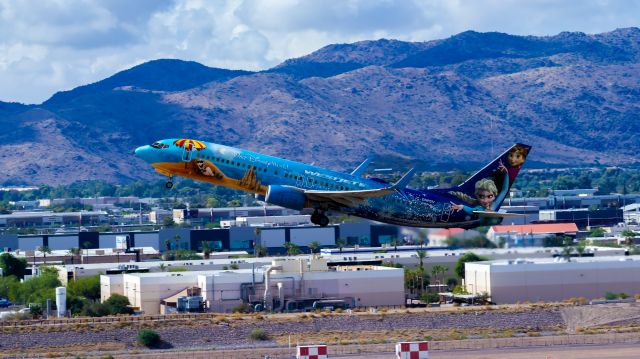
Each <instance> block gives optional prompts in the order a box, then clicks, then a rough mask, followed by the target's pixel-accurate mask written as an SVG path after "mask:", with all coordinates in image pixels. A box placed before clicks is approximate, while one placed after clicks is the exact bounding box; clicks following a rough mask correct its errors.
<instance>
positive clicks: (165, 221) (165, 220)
mask: <svg viewBox="0 0 640 359" xmlns="http://www.w3.org/2000/svg"><path fill="white" fill-rule="evenodd" d="M175 225H176V222H174V221H173V218H172V217H164V218H163V219H162V226H163V227H167V228H171V227H174V226H175Z"/></svg>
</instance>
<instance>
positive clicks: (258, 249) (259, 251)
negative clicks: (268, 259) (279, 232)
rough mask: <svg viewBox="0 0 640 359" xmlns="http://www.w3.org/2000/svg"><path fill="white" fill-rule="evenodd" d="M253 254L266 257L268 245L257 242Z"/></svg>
mask: <svg viewBox="0 0 640 359" xmlns="http://www.w3.org/2000/svg"><path fill="white" fill-rule="evenodd" d="M253 254H254V255H255V256H256V257H264V256H266V255H267V247H265V246H263V245H260V244H257V245H256V246H255V247H253Z"/></svg>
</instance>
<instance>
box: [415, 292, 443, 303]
mask: <svg viewBox="0 0 640 359" xmlns="http://www.w3.org/2000/svg"><path fill="white" fill-rule="evenodd" d="M420 300H421V301H423V302H425V303H437V302H439V301H440V296H439V295H438V293H423V294H422V295H421V296H420Z"/></svg>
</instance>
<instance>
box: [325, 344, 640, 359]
mask: <svg viewBox="0 0 640 359" xmlns="http://www.w3.org/2000/svg"><path fill="white" fill-rule="evenodd" d="M390 358H393V355H392V354H389V353H386V354H383V353H381V354H366V355H349V356H341V357H335V356H334V357H332V359H390ZM439 358H456V359H596V358H597V359H603V358H606V359H638V358H640V346H638V345H632V344H611V345H582V346H562V347H552V348H521V349H485V350H438V351H431V352H430V353H429V359H439Z"/></svg>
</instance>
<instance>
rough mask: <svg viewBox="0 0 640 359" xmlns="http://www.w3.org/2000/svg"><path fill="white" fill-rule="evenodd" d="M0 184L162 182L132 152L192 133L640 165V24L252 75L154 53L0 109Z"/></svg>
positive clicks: (406, 158)
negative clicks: (511, 148)
mask: <svg viewBox="0 0 640 359" xmlns="http://www.w3.org/2000/svg"><path fill="white" fill-rule="evenodd" d="M0 125H2V126H3V128H4V129H5V130H4V131H2V132H0V157H1V158H2V160H1V161H0V183H3V184H63V183H69V182H73V181H76V180H90V179H104V180H107V181H110V182H120V183H121V182H126V181H130V180H134V179H151V178H160V177H159V175H157V174H154V173H153V171H152V169H151V168H150V167H149V166H148V165H146V164H145V163H143V162H141V161H140V160H138V159H136V158H135V157H134V156H133V150H134V149H135V148H136V147H137V146H140V145H143V144H149V143H151V142H153V141H155V140H157V139H161V138H174V137H175V138H182V137H185V138H196V139H201V140H206V141H211V142H216V143H222V144H226V145H231V146H237V147H241V148H245V149H249V150H254V151H259V152H262V153H267V154H271V155H275V156H280V157H284V158H288V159H293V160H300V161H306V162H314V163H315V164H317V165H322V166H326V167H329V168H334V169H337V170H347V169H350V168H352V167H354V166H355V165H357V164H358V163H359V162H361V161H362V160H363V159H364V158H366V157H370V156H374V157H375V158H376V164H375V166H393V167H394V168H395V169H397V170H399V171H403V170H406V169H407V168H408V167H409V166H413V165H417V166H418V167H419V168H421V169H424V170H442V169H451V168H460V169H472V168H479V166H482V164H483V162H486V161H488V160H489V159H491V158H493V157H495V156H496V155H498V154H499V153H500V152H502V151H503V150H504V149H505V148H506V147H507V146H508V145H510V144H512V143H514V142H523V143H527V144H531V145H533V150H532V152H531V154H530V157H529V162H528V165H530V166H537V167H545V166H581V165H597V164H600V165H627V164H634V163H638V162H640V156H638V153H640V29H638V28H626V29H618V30H614V31H611V32H608V33H602V34H596V35H587V34H584V33H579V32H563V33H560V34H558V35H555V36H546V37H535V36H514V35H509V34H504V33H497V32H491V33H479V32H474V31H467V32H463V33H460V34H457V35H455V36H452V37H450V38H447V39H441V40H435V41H428V42H403V41H396V40H386V39H382V40H376V41H361V42H356V43H352V44H335V45H329V46H326V47H323V48H321V49H319V50H318V51H315V52H313V53H311V54H309V55H306V56H303V57H300V58H296V59H290V60H287V61H284V62H283V63H281V64H280V65H278V66H276V67H274V68H271V69H268V70H265V71H260V72H250V71H235V70H226V69H218V68H210V67H207V66H204V65H202V64H199V63H196V62H190V61H181V60H172V59H159V60H154V61H150V62H147V63H144V64H141V65H139V66H135V67H133V68H131V69H128V70H126V71H122V72H119V73H116V74H115V75H113V76H111V77H109V78H107V79H104V80H102V81H99V82H96V83H93V84H88V85H85V86H80V87H77V88H75V89H73V90H70V91H64V92H58V93H56V94H55V95H53V96H52V97H51V98H50V99H48V100H47V101H45V102H44V103H42V104H39V105H23V104H17V103H5V102H0Z"/></svg>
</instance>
